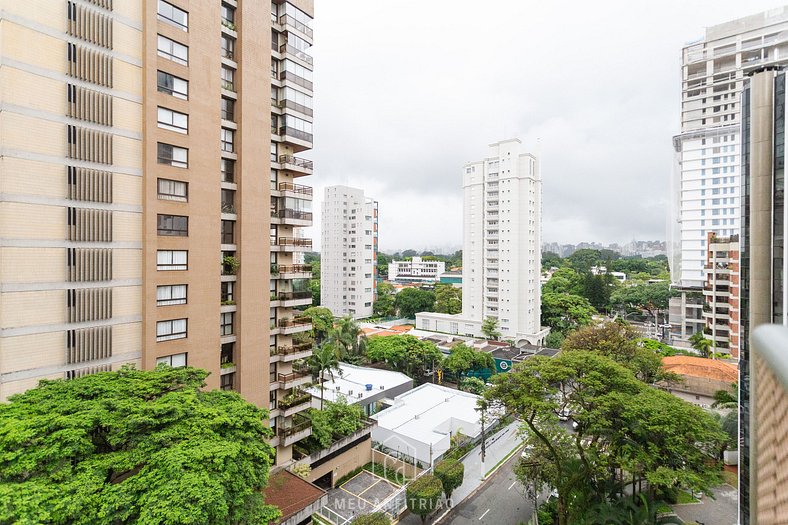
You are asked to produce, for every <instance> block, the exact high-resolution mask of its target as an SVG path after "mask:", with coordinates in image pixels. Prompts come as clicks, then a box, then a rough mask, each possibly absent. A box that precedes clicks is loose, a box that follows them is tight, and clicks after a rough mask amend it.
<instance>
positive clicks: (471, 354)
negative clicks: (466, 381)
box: [443, 343, 495, 376]
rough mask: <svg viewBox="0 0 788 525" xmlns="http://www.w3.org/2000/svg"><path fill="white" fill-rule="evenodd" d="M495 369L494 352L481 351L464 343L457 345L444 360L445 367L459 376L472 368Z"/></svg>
mask: <svg viewBox="0 0 788 525" xmlns="http://www.w3.org/2000/svg"><path fill="white" fill-rule="evenodd" d="M485 368H487V369H494V368H495V359H494V358H493V356H492V354H489V353H487V352H481V351H479V350H476V349H475V348H471V347H469V346H466V345H464V344H462V343H460V344H458V345H455V346H454V347H453V348H452V349H451V352H450V353H449V356H448V357H447V358H446V359H445V360H444V361H443V369H444V370H449V371H451V372H453V373H455V374H457V376H460V375H462V374H465V373H466V372H469V371H471V370H483V369H485Z"/></svg>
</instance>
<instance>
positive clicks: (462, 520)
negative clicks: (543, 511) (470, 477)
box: [441, 454, 533, 525]
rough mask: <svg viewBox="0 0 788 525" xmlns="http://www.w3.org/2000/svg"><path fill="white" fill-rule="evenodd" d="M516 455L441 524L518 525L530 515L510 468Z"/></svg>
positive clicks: (520, 486)
mask: <svg viewBox="0 0 788 525" xmlns="http://www.w3.org/2000/svg"><path fill="white" fill-rule="evenodd" d="M519 457H520V454H515V455H513V456H512V457H511V458H510V459H509V460H508V461H507V462H506V463H504V464H503V465H502V466H501V468H500V469H498V471H497V472H496V473H495V474H493V476H492V478H491V479H489V480H487V482H486V483H485V484H484V485H483V486H482V487H481V488H480V489H479V491H478V492H477V493H476V494H474V495H473V496H471V497H470V498H469V499H466V500H465V501H464V502H463V503H461V504H459V505H457V507H455V508H454V509H452V511H451V513H449V514H448V515H447V516H446V517H444V518H443V519H442V520H441V525H443V524H449V523H450V524H452V525H455V524H456V525H471V524H473V525H488V524H489V525H518V524H519V523H526V522H528V520H529V519H530V518H531V512H532V511H533V507H532V506H533V504H532V503H530V502H527V501H526V499H525V496H524V495H523V487H522V485H520V482H518V481H517V479H516V478H515V476H514V472H512V469H513V468H514V465H515V463H516V462H517V460H518V459H519Z"/></svg>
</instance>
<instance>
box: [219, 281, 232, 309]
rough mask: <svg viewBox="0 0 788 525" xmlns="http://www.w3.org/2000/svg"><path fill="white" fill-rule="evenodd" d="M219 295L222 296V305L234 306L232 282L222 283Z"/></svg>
mask: <svg viewBox="0 0 788 525" xmlns="http://www.w3.org/2000/svg"><path fill="white" fill-rule="evenodd" d="M221 294H222V304H223V305H228V304H235V299H233V282H232V281H224V282H222V287H221Z"/></svg>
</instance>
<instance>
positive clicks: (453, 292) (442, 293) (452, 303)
mask: <svg viewBox="0 0 788 525" xmlns="http://www.w3.org/2000/svg"><path fill="white" fill-rule="evenodd" d="M435 311H436V312H439V313H443V314H452V315H454V314H458V313H460V312H462V288H455V287H454V286H452V285H450V284H438V285H436V286H435Z"/></svg>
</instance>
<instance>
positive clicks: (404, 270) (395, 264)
mask: <svg viewBox="0 0 788 525" xmlns="http://www.w3.org/2000/svg"><path fill="white" fill-rule="evenodd" d="M445 271H446V263H445V262H443V261H430V260H423V259H422V258H421V257H412V258H411V259H410V260H409V261H391V262H390V263H389V280H390V281H400V282H409V283H434V282H436V281H440V278H441V276H442V275H443V274H444V272H445Z"/></svg>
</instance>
